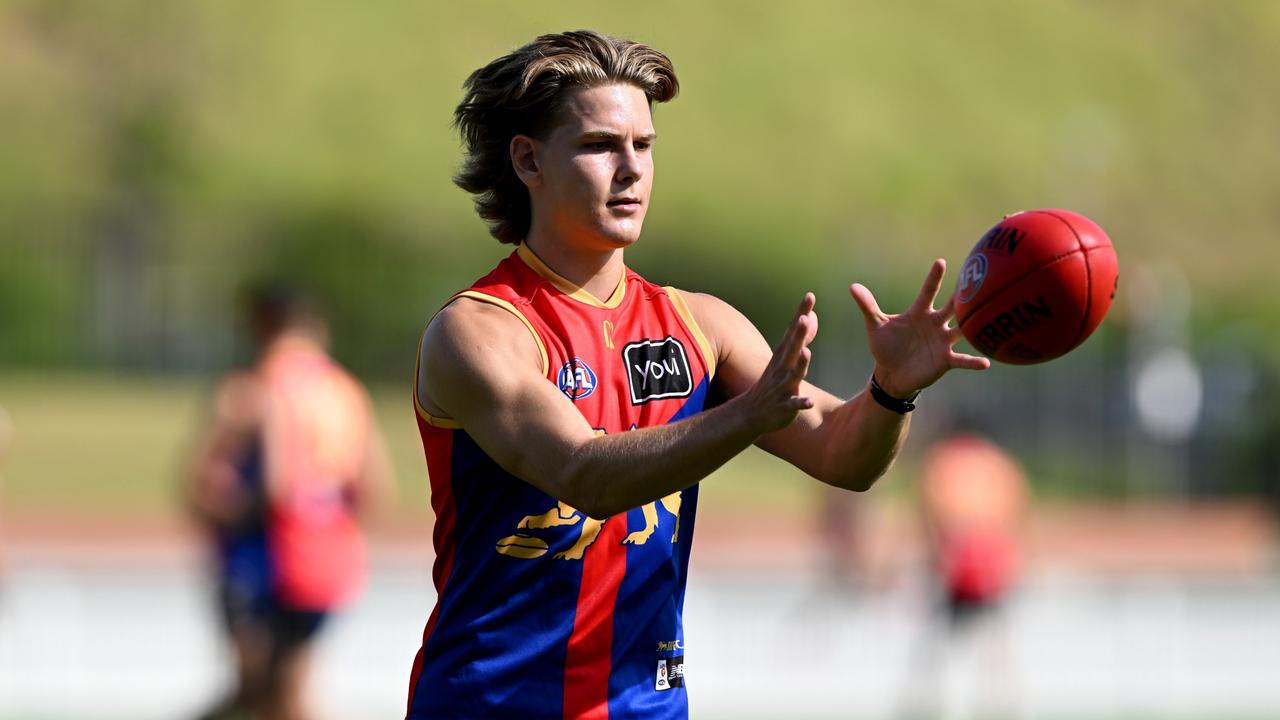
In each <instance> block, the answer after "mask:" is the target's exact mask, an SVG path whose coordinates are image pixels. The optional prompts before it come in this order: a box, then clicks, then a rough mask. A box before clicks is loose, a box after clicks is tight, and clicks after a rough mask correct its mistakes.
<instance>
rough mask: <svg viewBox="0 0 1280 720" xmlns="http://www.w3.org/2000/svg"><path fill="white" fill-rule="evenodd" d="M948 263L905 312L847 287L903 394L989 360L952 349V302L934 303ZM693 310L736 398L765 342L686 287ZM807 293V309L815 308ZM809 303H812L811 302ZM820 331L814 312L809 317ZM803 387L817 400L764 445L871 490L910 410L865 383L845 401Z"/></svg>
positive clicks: (818, 473) (891, 386)
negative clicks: (882, 398) (895, 407)
mask: <svg viewBox="0 0 1280 720" xmlns="http://www.w3.org/2000/svg"><path fill="white" fill-rule="evenodd" d="M944 271H945V264H944V263H943V262H942V261H940V260H939V261H937V262H935V263H934V265H933V267H932V268H931V269H930V271H929V274H928V276H927V277H926V279H925V282H924V286H923V287H922V288H921V291H920V295H919V296H918V297H917V299H916V301H915V303H913V304H912V306H911V308H909V309H908V310H907V312H905V313H902V314H901V315H893V316H890V315H885V314H884V313H883V312H881V311H880V308H879V307H878V306H877V305H876V302H875V298H874V297H873V296H872V295H871V293H870V291H868V290H867V289H866V288H865V287H863V286H861V285H854V286H853V287H852V288H850V292H851V293H852V295H853V297H854V300H855V301H856V302H857V304H858V306H859V308H860V309H861V310H862V313H863V318H864V320H865V322H866V326H867V336H868V342H869V344H870V347H871V351H872V355H873V356H874V357H875V360H876V369H875V373H874V374H875V375H876V377H877V378H878V380H879V381H880V383H881V385H882V386H883V387H884V388H885V389H886V391H888V392H889V393H890V394H891V395H894V396H895V397H900V398H905V397H907V396H909V395H911V394H913V393H915V392H916V391H918V390H920V389H923V388H925V387H927V386H929V385H931V384H933V383H934V382H936V381H937V379H938V378H939V377H941V376H942V375H943V374H944V373H945V372H946V371H947V370H950V369H952V368H960V367H963V368H970V369H980V368H984V367H987V366H988V365H989V361H987V360H986V359H985V358H978V357H973V356H969V355H961V354H958V353H956V352H954V351H953V350H952V345H953V344H954V343H955V342H956V340H958V339H959V330H958V329H956V328H950V327H948V320H949V319H950V316H951V313H952V309H951V303H949V302H948V303H947V304H946V305H945V306H944V307H943V308H942V309H941V310H934V309H933V301H934V300H935V299H936V297H937V293H938V290H939V289H940V288H941V283H942V276H943V273H944ZM685 297H686V299H687V300H688V303H689V306H690V309H691V310H692V311H693V313H694V315H695V316H696V317H697V319H698V322H699V324H700V325H702V327H703V330H704V332H706V333H707V334H708V337H709V339H710V340H711V342H712V343H713V344H714V345H715V346H716V348H717V354H718V356H719V368H720V372H719V377H718V378H717V381H718V382H719V383H720V385H719V387H720V388H721V389H723V390H724V392H725V394H726V395H728V396H730V397H733V396H735V395H737V394H738V393H740V392H744V391H745V389H746V388H748V387H750V385H751V383H752V382H754V381H755V378H757V377H759V376H760V373H761V372H762V368H763V367H764V365H765V363H766V362H767V361H768V357H769V356H768V345H767V344H766V343H765V340H764V338H763V337H762V336H761V335H760V332H759V331H758V330H757V329H756V328H755V326H753V325H752V324H751V323H750V321H748V320H747V319H746V318H745V317H743V316H742V314H741V313H739V312H738V311H737V310H734V309H733V308H732V307H730V306H729V305H728V304H726V303H724V302H722V301H720V300H717V299H716V298H714V297H711V296H709V295H698V294H693V293H687V294H685ZM813 305H814V300H813V296H812V295H806V296H805V301H804V303H803V304H802V305H801V310H802V312H809V313H812V310H813ZM806 308H807V309H806ZM812 318H813V319H812V327H813V328H814V331H815V332H816V329H817V316H816V315H813V316H812ZM799 394H800V395H801V396H803V397H808V398H811V399H812V400H813V406H812V407H811V408H808V409H806V410H803V411H802V412H800V413H799V415H798V416H797V417H796V420H795V422H794V423H791V424H790V425H788V426H785V427H783V428H780V429H778V430H776V431H775V432H773V433H770V434H767V435H765V436H763V437H761V438H760V441H759V442H758V443H757V444H758V445H759V446H760V447H761V448H763V449H765V450H767V451H768V452H770V453H772V454H774V455H777V456H778V457H780V458H782V459H784V460H787V461H788V462H790V463H792V464H793V465H795V466H796V467H798V468H800V469H801V470H804V471H805V472H807V473H808V474H810V475H812V476H813V477H815V478H818V479H819V480H821V481H823V482H825V483H828V484H830V485H834V486H837V487H842V488H846V489H849V490H859V491H861V490H866V489H867V488H869V487H871V485H872V484H874V483H875V481H876V480H877V479H878V478H879V477H880V476H881V475H883V474H884V472H885V470H887V469H888V468H889V466H890V465H891V464H892V463H893V460H894V458H895V457H897V454H898V451H899V450H900V449H901V447H902V443H903V441H904V440H905V439H906V437H907V431H908V428H909V426H910V420H909V418H910V416H909V415H899V414H898V413H896V412H892V411H890V410H887V409H885V408H883V407H881V406H880V405H879V404H878V403H876V402H875V400H874V399H872V397H871V395H870V393H869V392H868V391H867V390H866V389H864V390H863V391H862V392H859V393H858V394H857V395H854V396H853V397H852V398H850V399H849V400H848V401H841V400H840V399H839V398H837V397H835V396H833V395H831V394H830V393H828V392H826V391H825V390H822V389H821V388H818V387H816V386H814V385H811V384H810V383H808V382H803V383H801V385H800V389H799Z"/></svg>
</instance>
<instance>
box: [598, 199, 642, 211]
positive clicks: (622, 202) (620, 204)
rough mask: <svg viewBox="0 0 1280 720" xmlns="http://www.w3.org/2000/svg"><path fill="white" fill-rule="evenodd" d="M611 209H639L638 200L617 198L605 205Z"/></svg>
mask: <svg viewBox="0 0 1280 720" xmlns="http://www.w3.org/2000/svg"><path fill="white" fill-rule="evenodd" d="M605 204H606V205H608V206H609V207H611V208H635V207H640V200H639V198H630V197H629V198H618V199H617V200H610V201H609V202H607V203H605Z"/></svg>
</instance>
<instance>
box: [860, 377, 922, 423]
mask: <svg viewBox="0 0 1280 720" xmlns="http://www.w3.org/2000/svg"><path fill="white" fill-rule="evenodd" d="M918 397H920V393H919V392H917V393H915V394H914V395H912V396H911V397H909V398H907V399H906V400H903V399H901V398H896V397H894V396H892V395H890V394H889V393H887V392H885V391H884V388H882V387H880V382H879V381H878V380H876V376H875V375H872V376H871V398H872V399H873V400H875V401H876V403H877V404H879V405H880V407H882V408H884V409H886V410H892V411H894V412H896V413H898V414H899V415H906V414H907V413H909V412H911V411H912V410H915V409H916V402H915V401H916V398H918Z"/></svg>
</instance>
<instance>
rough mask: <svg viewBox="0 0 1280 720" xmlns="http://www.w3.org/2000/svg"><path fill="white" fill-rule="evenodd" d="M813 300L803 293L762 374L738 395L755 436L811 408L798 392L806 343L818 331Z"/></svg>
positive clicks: (810, 402)
mask: <svg viewBox="0 0 1280 720" xmlns="http://www.w3.org/2000/svg"><path fill="white" fill-rule="evenodd" d="M816 303H817V299H816V298H815V297H814V295H813V293H805V295H804V299H803V300H801V301H800V307H799V308H798V309H797V310H796V314H795V317H793V318H792V319H791V324H790V325H788V326H787V332H786V334H785V335H783V337H782V341H781V342H780V343H778V346H777V347H776V348H774V351H773V357H771V358H770V359H769V364H768V365H766V366H765V369H764V373H762V374H761V375H760V379H759V380H757V381H756V382H755V384H754V385H752V386H751V388H750V389H748V390H747V391H746V392H744V393H743V394H742V395H741V396H739V402H741V403H742V404H743V405H744V406H745V412H746V413H747V416H748V418H749V422H750V423H751V426H752V428H753V430H755V431H756V433H757V434H758V435H764V434H766V433H770V432H773V431H775V430H781V429H782V428H785V427H787V426H788V425H790V424H791V423H792V422H795V419H796V416H798V415H799V414H800V411H801V410H807V409H809V408H811V407H813V399H812V398H809V397H806V396H803V395H801V394H800V388H801V383H802V382H803V381H804V379H805V376H806V375H808V374H809V358H810V355H811V351H810V350H809V343H811V342H813V338H814V336H815V335H817V333H818V316H817V314H816V313H814V311H813V308H814V305H815V304H816Z"/></svg>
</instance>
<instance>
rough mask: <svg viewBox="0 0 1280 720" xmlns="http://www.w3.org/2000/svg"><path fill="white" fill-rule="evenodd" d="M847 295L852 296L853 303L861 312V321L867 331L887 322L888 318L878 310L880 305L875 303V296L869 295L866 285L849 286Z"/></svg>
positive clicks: (855, 284)
mask: <svg viewBox="0 0 1280 720" xmlns="http://www.w3.org/2000/svg"><path fill="white" fill-rule="evenodd" d="M849 294H850V295H852V296H853V301H854V302H855V303H857V304H858V309H859V310H861V311H862V319H863V320H864V321H865V322H866V324H867V329H868V330H875V329H876V328H878V327H880V326H881V325H883V324H885V323H887V322H889V317H888V316H887V315H885V314H884V313H883V312H882V311H881V310H880V305H879V303H877V302H876V296H875V295H872V294H871V291H870V290H868V289H867V286H866V285H863V284H861V283H854V284H852V285H850V286H849Z"/></svg>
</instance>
